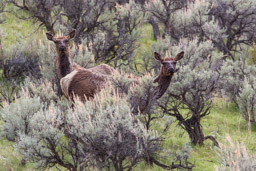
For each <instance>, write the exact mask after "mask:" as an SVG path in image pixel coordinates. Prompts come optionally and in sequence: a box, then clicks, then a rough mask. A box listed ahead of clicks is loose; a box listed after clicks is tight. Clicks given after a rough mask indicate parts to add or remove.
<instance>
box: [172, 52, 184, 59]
mask: <svg viewBox="0 0 256 171" xmlns="http://www.w3.org/2000/svg"><path fill="white" fill-rule="evenodd" d="M183 57H184V52H183V51H182V52H180V53H179V54H178V55H177V56H176V57H175V59H174V60H175V61H178V60H180V59H182V58H183Z"/></svg>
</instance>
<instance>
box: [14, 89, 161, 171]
mask: <svg viewBox="0 0 256 171" xmlns="http://www.w3.org/2000/svg"><path fill="white" fill-rule="evenodd" d="M29 126H30V128H31V131H30V134H25V133H22V132H21V133H20V134H19V140H18V141H17V149H18V150H19V151H20V152H21V153H22V154H24V157H25V158H26V159H27V160H29V161H32V162H34V163H36V166H37V167H38V168H49V167H52V166H54V165H56V164H58V165H60V166H62V167H65V168H67V169H75V170H76V169H78V167H80V169H81V168H85V167H92V166H96V167H97V168H99V169H103V168H109V167H113V168H115V170H120V169H124V168H128V169H129V168H130V169H131V168H132V167H134V165H136V164H137V163H138V162H140V161H142V160H145V161H147V160H150V158H151V157H153V156H152V155H153V154H155V153H157V151H158V150H159V145H160V141H159V137H158V136H157V134H156V133H155V132H150V131H148V130H146V128H145V127H144V126H143V124H142V123H141V122H140V121H139V120H138V119H136V118H135V117H134V116H133V115H132V113H131V111H130V104H129V102H128V101H127V99H126V97H121V96H120V95H119V94H118V93H116V92H115V90H114V89H113V88H112V87H108V88H107V89H106V90H103V91H101V92H100V93H99V94H98V95H96V97H95V99H94V100H92V101H87V102H86V103H82V102H80V101H76V102H75V104H74V108H69V109H68V111H67V112H66V114H65V115H63V113H62V112H61V110H60V109H59V108H58V107H57V106H56V105H53V104H52V105H50V106H49V108H47V109H46V110H44V109H41V110H38V111H37V112H35V114H34V115H33V117H32V118H31V119H30V123H29Z"/></svg>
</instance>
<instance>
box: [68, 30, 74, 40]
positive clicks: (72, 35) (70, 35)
mask: <svg viewBox="0 0 256 171" xmlns="http://www.w3.org/2000/svg"><path fill="white" fill-rule="evenodd" d="M75 35H76V30H73V31H71V32H70V33H69V34H68V36H69V39H73V38H74V37H75Z"/></svg>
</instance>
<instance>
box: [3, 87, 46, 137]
mask: <svg viewBox="0 0 256 171" xmlns="http://www.w3.org/2000/svg"><path fill="white" fill-rule="evenodd" d="M20 96H21V97H20V98H16V100H15V102H13V103H7V102H6V103H4V105H3V108H2V109H1V118H2V120H3V121H4V125H3V128H2V133H1V134H2V136H4V137H6V138H7V139H8V140H11V141H15V139H16V138H17V136H18V133H23V134H29V133H30V131H31V126H30V119H31V118H32V117H33V115H34V114H35V113H36V112H38V111H39V110H40V109H42V108H43V103H41V101H40V98H39V97H37V96H35V97H30V95H29V93H28V92H26V91H25V90H23V91H22V93H21V95H20Z"/></svg>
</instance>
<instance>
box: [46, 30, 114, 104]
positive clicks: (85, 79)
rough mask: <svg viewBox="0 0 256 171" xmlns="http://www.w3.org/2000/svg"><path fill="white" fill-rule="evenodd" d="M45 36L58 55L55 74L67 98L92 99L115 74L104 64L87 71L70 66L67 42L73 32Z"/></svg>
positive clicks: (112, 69)
mask: <svg viewBox="0 0 256 171" xmlns="http://www.w3.org/2000/svg"><path fill="white" fill-rule="evenodd" d="M46 35H47V38H48V39H49V40H51V41H54V42H55V45H56V51H57V54H58V56H57V58H56V67H57V74H58V77H59V79H60V85H61V89H62V92H63V93H64V95H65V96H66V97H67V98H70V99H73V95H76V96H78V97H79V98H80V100H82V101H85V100H87V99H90V98H93V97H94V95H95V94H96V93H97V92H99V91H100V90H101V89H102V88H103V87H104V86H105V85H106V83H107V80H108V79H109V78H110V76H111V75H112V74H113V73H116V72H117V71H116V70H115V69H114V68H112V67H110V66H108V65H106V64H101V65H99V66H96V67H93V68H89V69H85V68H83V67H81V66H79V65H77V64H71V62H70V58H69V42H68V41H69V40H70V39H71V38H73V37H74V36H75V35H74V32H71V33H70V34H69V36H64V37H54V36H53V35H51V34H49V33H46ZM63 48H64V50H63Z"/></svg>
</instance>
